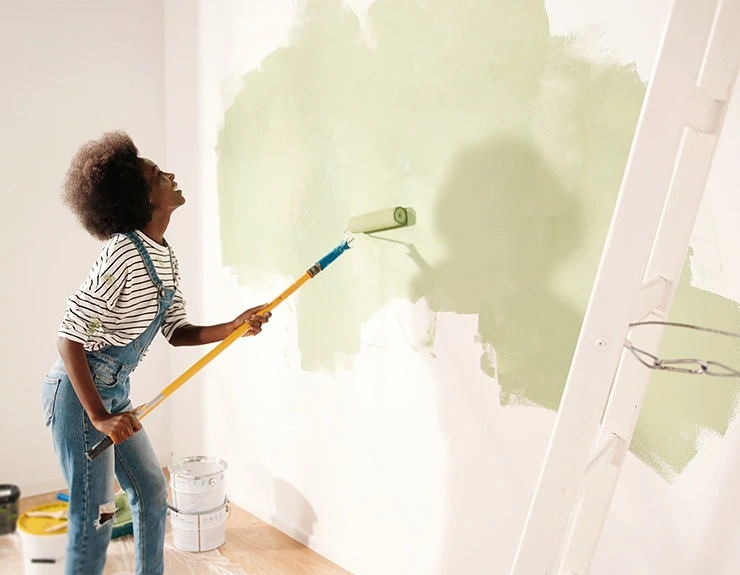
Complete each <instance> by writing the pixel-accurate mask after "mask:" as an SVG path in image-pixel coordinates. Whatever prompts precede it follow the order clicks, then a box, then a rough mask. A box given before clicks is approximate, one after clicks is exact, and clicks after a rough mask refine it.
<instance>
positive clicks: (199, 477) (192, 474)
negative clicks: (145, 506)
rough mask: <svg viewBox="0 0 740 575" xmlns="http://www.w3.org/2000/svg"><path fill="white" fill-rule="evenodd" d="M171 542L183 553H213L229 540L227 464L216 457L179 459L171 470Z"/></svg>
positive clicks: (169, 468) (171, 466)
mask: <svg viewBox="0 0 740 575" xmlns="http://www.w3.org/2000/svg"><path fill="white" fill-rule="evenodd" d="M168 470H169V472H170V493H171V495H172V503H171V504H170V505H169V508H170V522H171V523H172V540H173V543H174V545H175V547H177V548H178V549H182V550H183V551H210V550H211V549H216V548H217V547H221V545H223V544H224V542H225V541H226V518H227V515H228V500H227V498H226V486H225V481H224V478H225V474H226V462H225V461H223V460H222V459H218V458H217V457H205V456H192V457H184V458H182V459H177V460H175V461H173V462H172V464H171V465H170V466H169V467H168Z"/></svg>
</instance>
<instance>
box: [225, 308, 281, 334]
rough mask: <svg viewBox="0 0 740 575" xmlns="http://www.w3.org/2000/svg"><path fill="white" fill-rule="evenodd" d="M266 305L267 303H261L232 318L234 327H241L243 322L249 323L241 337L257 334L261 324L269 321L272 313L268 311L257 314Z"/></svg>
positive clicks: (260, 329)
mask: <svg viewBox="0 0 740 575" xmlns="http://www.w3.org/2000/svg"><path fill="white" fill-rule="evenodd" d="M266 307H267V304H262V305H259V306H257V307H253V308H250V309H248V310H247V311H245V312H244V313H243V314H241V315H240V316H239V317H237V318H236V319H235V320H234V322H233V323H234V329H237V328H239V327H241V326H242V325H243V324H245V323H249V325H250V328H249V330H248V331H247V333H245V334H244V335H243V336H242V337H247V336H249V335H257V334H258V333H260V332H261V331H262V325H263V324H265V323H267V322H268V321H270V318H271V317H272V313H270V312H269V311H268V312H267V313H265V314H259V312H260V311H262V310H263V309H265V308H266Z"/></svg>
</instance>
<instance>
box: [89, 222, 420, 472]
mask: <svg viewBox="0 0 740 575" xmlns="http://www.w3.org/2000/svg"><path fill="white" fill-rule="evenodd" d="M410 212H411V210H410V209H408V208H402V207H394V208H388V209H384V210H378V211H375V212H371V213H369V214H363V215H360V216H355V217H353V218H350V220H349V223H348V231H349V232H350V233H348V232H345V237H344V239H343V240H342V242H341V243H340V244H339V245H337V247H335V248H334V249H333V250H332V251H330V252H329V253H328V254H326V255H325V256H324V257H323V258H321V259H320V260H319V261H317V262H316V263H315V264H314V265H313V266H311V267H310V268H309V269H308V270H306V272H305V273H304V274H303V275H302V276H301V277H299V278H298V279H297V280H296V281H295V282H293V284H292V285H291V286H290V287H288V288H287V289H286V290H285V291H283V292H282V293H281V294H280V295H279V296H277V297H276V298H275V299H274V300H272V301H271V302H270V303H269V304H268V305H267V307H266V308H264V309H262V310H260V311H259V312H258V313H257V315H263V314H266V313H267V312H270V311H272V310H273V309H275V308H276V307H277V306H278V305H279V304H280V303H282V302H283V301H285V300H286V299H287V298H288V296H290V295H291V294H292V293H293V292H295V291H296V290H297V289H298V288H300V287H301V286H302V285H303V284H304V283H306V282H307V281H308V280H310V279H311V278H314V277H316V276H317V275H318V274H319V273H320V272H322V271H323V270H325V269H326V268H327V267H328V266H329V264H331V263H332V262H333V261H334V260H336V259H337V258H338V257H339V256H340V255H342V254H343V253H344V252H345V251H347V250H348V249H350V243H352V241H353V240H354V238H353V237H352V235H351V233H371V232H379V231H383V230H388V229H392V228H398V227H401V226H406V225H409V224H410V223H413V222H412V220H411V218H409V215H410ZM250 327H251V326H250V324H249V322H247V323H244V324H242V325H241V326H239V327H238V328H237V329H236V330H234V331H233V332H232V333H231V335H229V336H228V337H226V338H225V339H224V340H223V341H221V342H220V343H219V344H218V345H216V346H215V347H214V348H213V349H211V351H209V352H208V353H207V354H205V355H204V356H203V357H202V358H201V359H199V360H198V361H197V362H195V363H194V364H193V365H192V366H191V367H190V368H188V369H187V370H185V371H184V372H183V373H182V375H180V376H179V377H178V378H177V379H175V380H174V381H173V382H172V383H170V384H169V385H168V386H167V387H165V388H164V389H163V390H162V391H161V392H160V393H159V394H157V396H156V397H154V398H153V399H151V400H150V401H149V402H147V403H145V404H144V405H142V406H141V407H140V408H139V409H138V410H136V412H135V414H134V415H135V416H136V417H137V419H143V418H144V417H146V416H147V415H149V413H151V412H152V411H153V410H154V409H155V408H156V407H157V406H158V405H159V404H161V403H162V402H163V401H164V400H165V399H167V398H168V397H169V396H170V395H172V394H173V393H174V392H175V391H176V390H177V389H178V388H179V387H180V386H182V385H183V384H184V383H185V382H186V381H188V380H189V379H190V378H191V377H193V376H194V375H195V374H196V373H198V372H199V371H200V370H201V369H202V368H203V367H205V366H206V365H207V364H208V363H210V362H211V361H212V360H213V359H215V358H216V356H218V355H219V354H220V353H221V352H222V351H224V350H225V349H226V348H227V347H229V346H230V345H231V344H232V343H234V342H235V341H236V340H238V339H239V338H240V337H242V336H243V335H244V334H245V333H246V332H247V331H248V330H249V328H250ZM111 445H113V440H112V439H111V438H110V436H105V437H104V438H103V439H102V440H100V441H99V442H98V443H97V444H95V445H94V446H93V447H91V448H90V449H88V450H87V451H86V452H85V455H87V457H88V459H90V460H91V461H92V460H94V459H96V458H97V457H98V456H99V455H100V454H101V453H103V452H104V451H105V450H106V449H108V448H109V447H110V446H111Z"/></svg>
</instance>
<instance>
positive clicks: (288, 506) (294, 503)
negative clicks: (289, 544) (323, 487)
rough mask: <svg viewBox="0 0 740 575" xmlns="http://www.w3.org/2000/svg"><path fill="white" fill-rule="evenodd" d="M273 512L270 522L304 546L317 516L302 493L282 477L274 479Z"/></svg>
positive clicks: (309, 538)
mask: <svg viewBox="0 0 740 575" xmlns="http://www.w3.org/2000/svg"><path fill="white" fill-rule="evenodd" d="M274 484H275V514H274V515H273V516H272V524H273V525H275V527H277V528H278V529H280V530H281V531H284V532H285V533H287V534H288V535H290V536H291V537H293V538H294V539H296V540H297V541H300V542H301V543H303V544H304V545H306V546H309V545H310V543H311V536H312V535H313V532H314V527H315V526H316V521H317V519H318V517H317V516H316V512H315V511H314V510H313V507H311V504H310V503H309V502H308V499H306V498H305V497H304V496H303V494H302V493H301V492H300V491H298V490H297V489H296V488H295V487H293V486H292V485H291V484H290V483H288V482H287V481H285V480H284V479H280V478H276V479H275V482H274Z"/></svg>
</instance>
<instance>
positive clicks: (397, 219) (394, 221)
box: [349, 207, 408, 234]
mask: <svg viewBox="0 0 740 575" xmlns="http://www.w3.org/2000/svg"><path fill="white" fill-rule="evenodd" d="M407 224H408V215H407V214H406V208H402V207H395V208H387V209H385V210H378V211H377V212H370V213H369V214H362V215H361V216H355V217H353V218H350V220H349V231H350V232H352V233H354V234H361V233H365V234H366V233H370V232H379V231H381V230H389V229H391V228H399V227H401V226H405V225H407Z"/></svg>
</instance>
